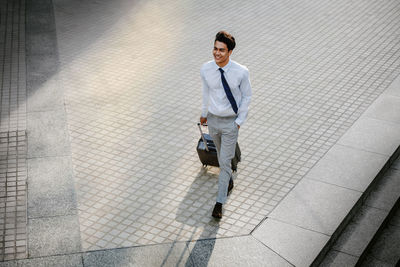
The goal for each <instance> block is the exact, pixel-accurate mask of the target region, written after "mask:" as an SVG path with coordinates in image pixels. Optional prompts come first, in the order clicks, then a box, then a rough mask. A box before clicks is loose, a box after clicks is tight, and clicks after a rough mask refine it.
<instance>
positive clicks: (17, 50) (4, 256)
mask: <svg viewBox="0 0 400 267" xmlns="http://www.w3.org/2000/svg"><path fill="white" fill-rule="evenodd" d="M0 36H1V37H0V40H1V41H0V73H1V75H0V86H1V96H0V103H1V109H0V115H1V118H0V260H11V259H20V258H25V257H26V256H27V232H26V224H27V215H26V213H27V203H26V191H27V190H26V176H27V172H26V103H25V101H26V76H25V75H26V68H25V2H24V1H1V2H0Z"/></svg>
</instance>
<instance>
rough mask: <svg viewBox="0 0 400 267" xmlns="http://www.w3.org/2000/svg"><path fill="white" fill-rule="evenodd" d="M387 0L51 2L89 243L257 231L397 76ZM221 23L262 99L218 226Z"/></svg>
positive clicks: (393, 13) (395, 20) (395, 6)
mask: <svg viewBox="0 0 400 267" xmlns="http://www.w3.org/2000/svg"><path fill="white" fill-rule="evenodd" d="M384 3H385V4H382V3H381V2H379V3H378V2H373V1H368V2H365V1H355V2H348V1H335V2H332V1H322V2H321V1H319V2H318V3H311V2H308V1H300V2H298V1H297V2H290V1H289V2H287V3H286V2H285V3H283V2H271V3H264V2H257V1H253V2H250V3H245V4H244V3H243V4H240V3H232V4H231V5H222V4H220V3H218V2H215V1H209V2H201V4H199V3H197V4H196V3H191V2H189V1H181V2H168V3H166V2H164V1H163V2H161V1H153V2H146V1H142V2H139V3H135V4H133V3H131V2H130V1H118V2H117V3H113V4H112V5H111V4H107V3H98V2H91V1H89V2H85V3H81V2H78V1H77V2H68V3H66V2H64V1H54V4H55V14H56V22H57V25H58V27H57V37H58V45H59V53H60V61H61V68H62V70H61V73H60V75H61V77H62V78H61V79H62V85H63V87H64V90H65V99H66V108H67V114H68V126H69V131H70V136H71V146H72V160H73V165H74V171H75V181H76V189H77V194H78V207H79V220H80V226H81V236H82V245H83V248H84V249H85V250H92V249H100V248H113V247H121V246H133V245H146V244H155V243H164V242H172V241H176V240H182V241H183V240H191V239H197V238H198V237H200V236H201V237H202V238H207V237H213V236H217V237H228V236H236V235H244V234H249V233H250V232H251V231H252V230H253V229H254V228H255V227H256V225H258V224H259V223H260V222H261V221H262V220H263V219H264V218H265V217H266V216H268V214H269V213H270V212H271V211H272V210H273V209H274V207H276V205H277V204H278V203H279V202H280V201H281V200H282V199H283V198H284V197H285V196H286V194H287V193H288V192H289V191H290V190H291V189H292V188H293V187H294V186H295V185H296V184H297V183H298V182H299V181H300V180H301V179H302V178H303V177H304V175H305V174H306V173H307V172H308V171H309V170H310V168H311V167H312V166H313V165H314V164H315V163H316V162H317V161H318V160H319V159H320V158H321V157H322V156H323V155H324V154H325V153H326V152H327V151H328V150H329V148H330V147H331V146H332V145H333V144H335V142H337V140H338V139H339V137H340V136H342V134H343V133H345V132H346V130H347V129H348V128H349V127H350V126H351V125H352V124H353V123H354V121H355V120H356V119H357V118H358V117H359V116H360V114H361V113H362V112H364V110H365V109H366V108H367V107H368V106H369V105H370V104H371V103H372V102H373V101H374V99H375V98H376V97H377V96H378V95H379V94H380V93H381V92H382V91H383V90H384V89H385V88H386V87H387V86H388V85H389V84H390V83H391V81H392V80H393V79H394V77H395V76H396V75H397V74H398V73H399V64H400V59H399V56H400V51H399V49H400V43H399V40H398V36H397V34H396V33H398V31H399V29H400V28H399V22H400V21H399V12H400V5H399V3H398V2H396V1H386V2H384ZM118 6H119V7H118ZM117 7H118V8H117ZM221 9H223V10H224V12H222V13H221ZM73 10H74V11H73ZM89 10H90V11H89ZM71 14H73V15H71ZM232 18H235V19H232ZM288 18H290V19H288ZM333 20H334V21H333ZM220 28H224V29H228V30H231V31H232V32H233V33H234V34H235V35H236V37H237V40H238V47H237V50H236V51H234V54H233V58H234V59H236V60H237V61H239V62H242V63H243V64H245V65H247V66H248V67H249V69H250V71H251V80H252V85H253V88H254V97H253V103H252V106H251V112H250V116H249V120H248V123H247V125H245V126H244V127H243V128H242V129H241V134H240V139H239V142H240V144H241V146H242V147H243V154H244V156H243V162H242V163H241V164H240V166H239V172H238V173H239V175H238V179H237V187H236V188H235V191H234V192H233V194H232V195H231V197H230V198H229V201H228V204H227V205H226V210H225V215H224V219H223V220H222V221H221V223H220V224H219V225H216V224H215V223H213V220H212V218H210V216H209V214H210V212H211V209H212V207H213V202H214V201H215V200H214V196H215V193H216V181H217V180H216V177H217V176H216V171H215V170H203V169H202V168H201V166H200V164H199V160H198V157H197V154H196V151H195V149H194V147H195V144H196V141H197V140H196V137H198V132H197V128H196V127H195V122H196V121H197V120H198V116H199V110H198V107H199V106H200V99H201V96H200V89H199V88H200V87H199V86H200V81H199V67H200V65H201V63H202V62H205V61H207V60H209V59H210V56H211V53H210V50H211V47H212V38H213V35H214V33H215V32H216V31H217V30H218V29H220Z"/></svg>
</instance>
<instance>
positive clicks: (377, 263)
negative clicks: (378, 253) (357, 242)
mask: <svg viewBox="0 0 400 267" xmlns="http://www.w3.org/2000/svg"><path fill="white" fill-rule="evenodd" d="M362 266H363V267H397V266H395V265H394V264H391V263H388V262H384V261H381V260H378V259H376V258H374V257H372V256H367V257H366V259H365V260H364V261H363V263H362Z"/></svg>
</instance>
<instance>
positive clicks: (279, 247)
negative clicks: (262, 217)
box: [252, 218, 329, 266]
mask: <svg viewBox="0 0 400 267" xmlns="http://www.w3.org/2000/svg"><path fill="white" fill-rule="evenodd" d="M252 235H253V236H254V237H255V238H256V239H258V240H260V241H261V242H262V243H263V244H264V245H266V246H267V247H268V248H270V249H272V250H273V251H275V252H276V253H278V254H279V255H280V256H282V257H283V258H285V259H287V260H288V261H289V262H290V263H291V264H293V265H294V266H310V264H311V263H312V262H313V260H314V259H315V257H316V256H317V255H318V253H319V252H320V250H321V247H323V246H324V245H325V244H326V242H328V240H329V236H328V235H324V234H321V233H317V232H314V231H310V230H307V229H304V228H301V227H298V226H295V225H291V224H287V223H284V222H280V221H277V220H274V219H270V218H268V219H267V220H266V221H265V222H264V223H263V224H261V225H260V227H258V228H257V229H256V230H255V231H254V232H253V233H252ZM305 244H306V245H305Z"/></svg>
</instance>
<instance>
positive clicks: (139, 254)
mask: <svg viewBox="0 0 400 267" xmlns="http://www.w3.org/2000/svg"><path fill="white" fill-rule="evenodd" d="M189 256H190V255H189V249H188V247H187V245H186V243H183V242H179V243H171V244H162V245H151V246H143V247H132V248H122V249H112V250H102V251H94V252H88V253H85V254H83V261H84V265H85V266H88V267H89V266H93V267H95V266H185V265H186V266H192V264H191V260H190V259H189Z"/></svg>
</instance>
